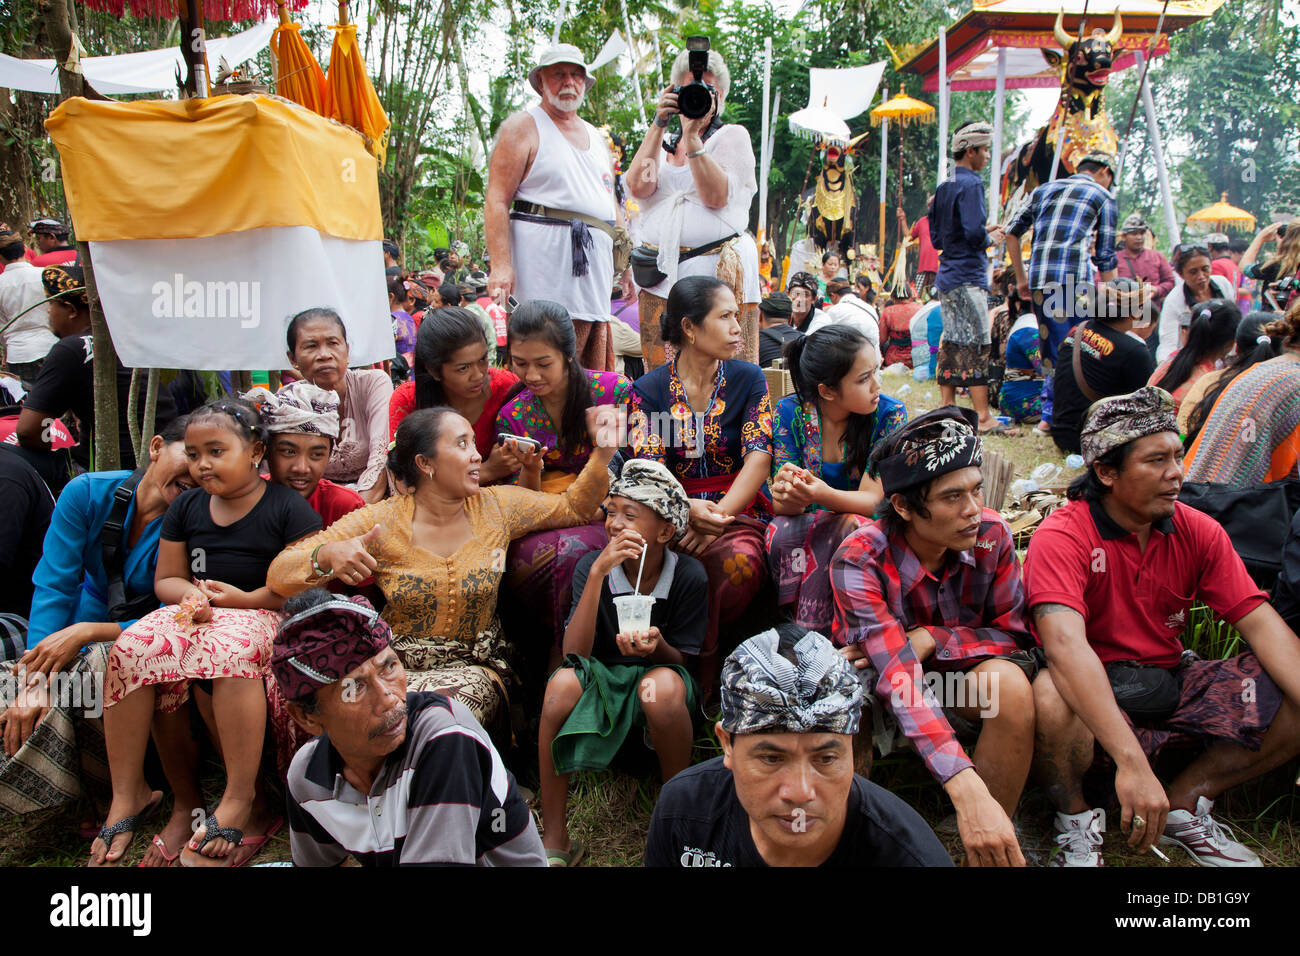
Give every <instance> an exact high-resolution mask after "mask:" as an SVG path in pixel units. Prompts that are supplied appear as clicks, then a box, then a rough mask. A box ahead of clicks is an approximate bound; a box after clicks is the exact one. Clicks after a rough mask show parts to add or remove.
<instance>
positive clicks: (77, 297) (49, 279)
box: [41, 265, 90, 309]
mask: <svg viewBox="0 0 1300 956" xmlns="http://www.w3.org/2000/svg"><path fill="white" fill-rule="evenodd" d="M41 282H42V284H43V285H44V286H45V295H46V296H47V297H50V296H56V295H57V296H58V297H59V298H60V299H63V300H65V301H67V302H71V303H72V304H73V305H76V306H78V307H79V308H82V309H89V308H90V296H89V294H88V293H87V292H86V279H85V276H84V275H83V274H82V272H81V266H74V265H59V266H46V267H45V268H44V269H43V270H42V271H41Z"/></svg>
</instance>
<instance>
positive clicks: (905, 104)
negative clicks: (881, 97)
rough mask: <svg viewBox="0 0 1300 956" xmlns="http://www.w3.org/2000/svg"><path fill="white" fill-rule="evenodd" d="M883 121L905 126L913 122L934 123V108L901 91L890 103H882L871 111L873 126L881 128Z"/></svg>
mask: <svg viewBox="0 0 1300 956" xmlns="http://www.w3.org/2000/svg"><path fill="white" fill-rule="evenodd" d="M882 119H891V120H893V121H894V122H896V123H902V125H904V126H906V125H908V124H909V123H911V122H913V121H915V122H920V123H933V122H934V107H933V106H931V105H930V104H929V103H923V102H922V101H921V100H917V99H913V98H912V97H910V96H908V95H907V93H906V92H904V91H903V90H899V91H898V93H897V94H896V95H895V96H893V97H892V98H891V99H890V100H889V102H888V103H881V104H880V105H879V106H877V107H876V108H875V109H874V110H872V111H871V125H872V126H879V125H880V121H881V120H882Z"/></svg>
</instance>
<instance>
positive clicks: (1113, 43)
mask: <svg viewBox="0 0 1300 956" xmlns="http://www.w3.org/2000/svg"><path fill="white" fill-rule="evenodd" d="M1123 35H1124V21H1123V18H1121V17H1120V15H1119V10H1118V9H1116V10H1115V25H1114V26H1113V27H1111V28H1110V32H1109V33H1107V34H1106V42H1107V43H1109V44H1110V48H1111V49H1112V50H1114V49H1115V48H1117V47H1118V46H1119V38H1120V37H1122V36H1123Z"/></svg>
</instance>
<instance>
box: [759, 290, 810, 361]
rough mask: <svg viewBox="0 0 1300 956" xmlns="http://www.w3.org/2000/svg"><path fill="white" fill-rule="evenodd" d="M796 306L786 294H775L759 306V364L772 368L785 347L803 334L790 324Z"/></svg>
mask: <svg viewBox="0 0 1300 956" xmlns="http://www.w3.org/2000/svg"><path fill="white" fill-rule="evenodd" d="M793 311H794V306H793V304H792V303H791V302H790V297H789V296H788V295H786V294H785V293H784V292H773V293H772V294H771V295H769V296H767V297H766V298H764V299H763V301H762V302H760V303H759V304H758V325H759V332H758V364H759V365H761V366H762V367H763V368H770V367H771V365H772V362H774V361H775V360H776V359H779V358H780V357H781V354H782V353H783V352H784V351H785V345H786V343H787V342H789V341H790V340H791V339H797V338H799V336H801V335H802V334H803V333H802V332H800V331H799V330H798V329H796V328H795V327H794V326H792V325H791V324H790V315H791V313H792V312H793Z"/></svg>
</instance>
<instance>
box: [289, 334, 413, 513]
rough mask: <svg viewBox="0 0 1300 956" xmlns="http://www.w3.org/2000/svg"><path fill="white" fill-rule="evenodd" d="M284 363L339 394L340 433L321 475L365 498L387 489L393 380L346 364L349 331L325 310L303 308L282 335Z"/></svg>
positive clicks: (377, 497) (374, 498)
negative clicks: (386, 464)
mask: <svg viewBox="0 0 1300 956" xmlns="http://www.w3.org/2000/svg"><path fill="white" fill-rule="evenodd" d="M285 340H286V344H287V345H288V348H289V351H288V356H289V362H290V363H291V364H292V365H293V368H294V371H295V372H297V373H298V375H299V376H300V377H301V378H303V379H305V380H306V381H308V382H311V383H312V384H313V385H315V386H317V387H318V388H323V389H325V390H326V391H328V392H337V393H338V396H339V429H340V430H339V437H338V441H336V442H335V443H334V450H333V451H332V452H331V453H330V461H329V465H327V466H326V468H325V477H326V478H328V479H330V480H331V481H334V482H337V483H339V484H341V485H345V486H347V487H348V488H351V489H352V490H353V491H355V492H356V493H357V494H359V495H361V497H362V498H364V499H365V500H366V501H367V502H375V501H380V500H382V499H383V497H384V495H385V494H387V493H388V475H387V472H385V471H384V463H385V459H386V457H387V455H388V441H387V438H388V403H389V400H390V399H391V398H392V397H393V382H392V379H390V378H389V377H388V373H387V372H383V371H380V370H379V369H352V368H348V358H349V354H350V353H349V350H348V331H347V328H346V327H345V326H344V324H343V319H342V318H341V317H340V316H339V314H338V313H337V312H335V311H334V310H333V309H329V308H314V309H304V310H303V311H302V312H299V313H298V314H297V315H295V316H294V317H293V318H292V319H291V320H290V321H289V328H288V331H287V332H286V334H285Z"/></svg>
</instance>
